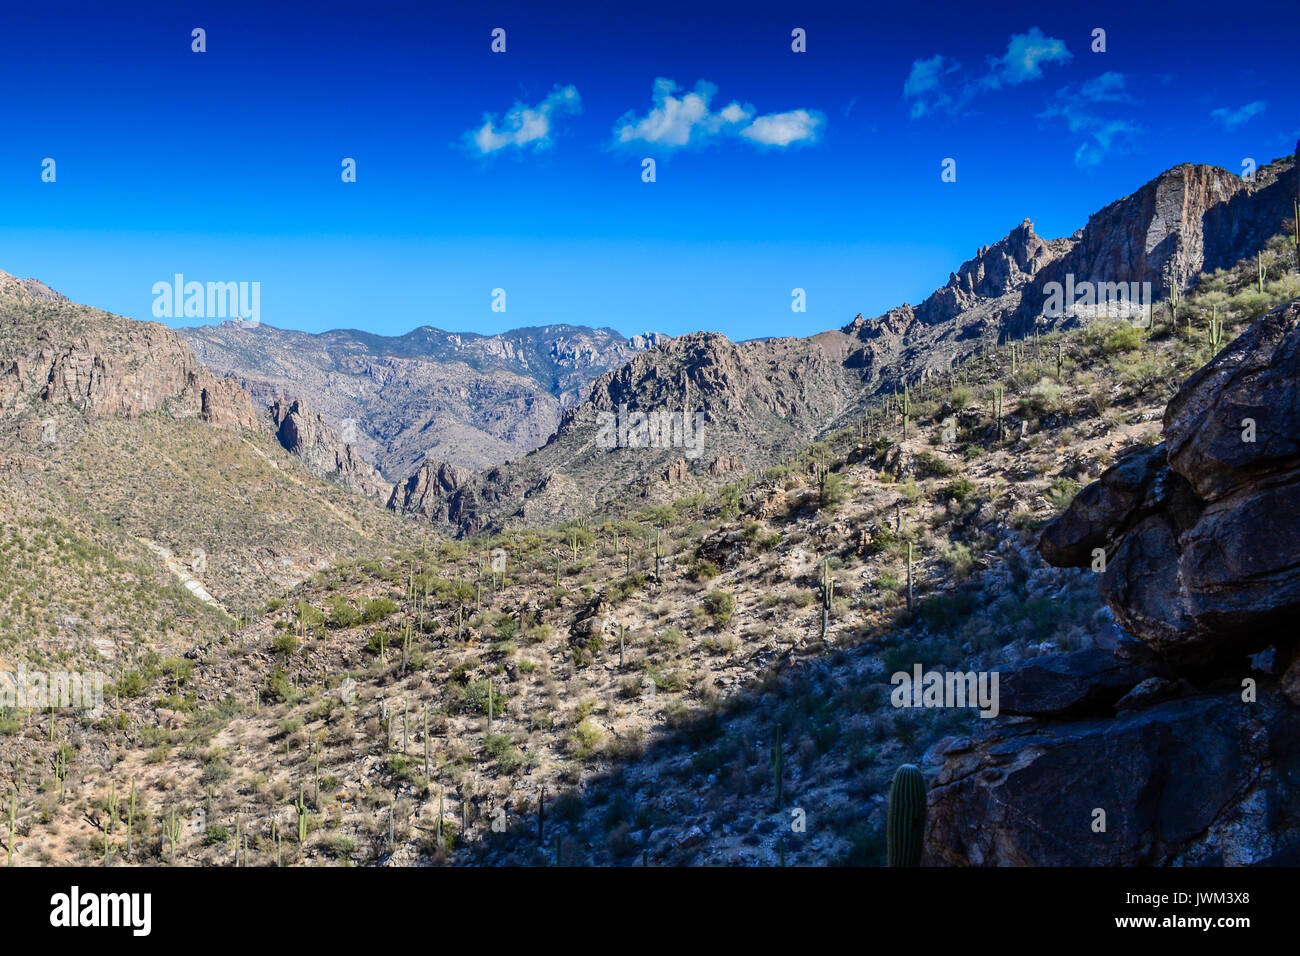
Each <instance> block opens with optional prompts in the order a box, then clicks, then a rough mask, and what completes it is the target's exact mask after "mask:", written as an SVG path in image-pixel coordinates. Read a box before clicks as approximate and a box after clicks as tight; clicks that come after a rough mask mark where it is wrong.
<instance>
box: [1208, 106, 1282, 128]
mask: <svg viewBox="0 0 1300 956" xmlns="http://www.w3.org/2000/svg"><path fill="white" fill-rule="evenodd" d="M1266 106H1268V103H1267V102H1266V101H1265V100H1255V101H1254V102H1253V103H1247V104H1246V105H1245V106H1242V107H1239V108H1237V109H1235V110H1231V109H1228V108H1227V107H1221V108H1219V109H1217V110H1212V111H1211V112H1210V116H1211V117H1213V118H1214V119H1216V120H1218V121H1219V122H1220V123H1222V124H1223V125H1224V128H1225V129H1236V128H1237V127H1238V126H1240V125H1241V124H1242V123H1244V122H1246V120H1248V119H1250V118H1252V117H1254V116H1258V115H1259V114H1260V113H1262V112H1264V107H1266Z"/></svg>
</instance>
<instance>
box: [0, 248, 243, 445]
mask: <svg viewBox="0 0 1300 956" xmlns="http://www.w3.org/2000/svg"><path fill="white" fill-rule="evenodd" d="M6 292H8V293H12V296H11V297H8V298H6V296H5V293H6ZM6 301H7V302H8V303H9V304H10V308H7V309H6V308H5V303H6ZM33 307H34V308H33ZM0 310H3V315H4V317H5V318H6V320H7V323H8V324H7V325H6V327H5V329H4V332H3V335H0V369H2V371H0V415H5V414H9V413H12V414H18V413H20V412H21V411H24V410H26V411H38V410H39V405H37V404H33V400H35V401H36V402H38V403H40V404H43V405H45V406H50V405H57V404H67V405H71V406H73V407H75V408H77V409H78V410H80V411H82V412H84V413H85V414H87V415H90V416H92V417H119V418H128V419H129V418H137V417H139V416H140V415H143V414H145V413H148V412H157V411H165V412H167V413H169V414H171V415H174V416H176V417H178V418H186V417H201V418H202V419H204V420H205V421H208V422H210V423H211V424H213V425H216V426H218V427H223V428H236V429H237V428H251V427H255V425H256V415H255V413H254V410H253V405H252V403H251V401H250V400H249V398H248V396H247V395H246V394H245V393H244V392H243V391H242V390H240V388H239V387H238V386H237V385H235V384H234V383H233V382H230V381H227V380H225V379H220V378H217V377H216V376H214V375H212V374H211V373H210V372H208V371H207V369H205V368H203V367H202V366H201V365H200V364H199V363H198V361H197V360H196V359H195V357H194V353H193V352H192V351H190V349H189V348H188V347H187V346H186V345H185V343H184V342H182V341H181V340H180V337H179V336H178V335H177V334H176V333H175V332H173V331H172V330H171V329H169V328H167V327H166V326H163V325H160V324H158V323H156V322H136V321H134V320H132V319H125V318H122V317H120V316H114V315H109V314H108V313H104V312H97V311H96V310H90V309H83V308H82V307H80V306H74V305H72V304H71V303H68V301H67V300H66V299H64V298H63V297H62V296H59V295H57V293H53V292H51V291H50V290H49V289H46V288H45V287H44V286H41V285H40V283H37V282H34V281H33V280H26V281H23V282H20V281H19V280H17V279H14V277H13V276H9V275H7V274H4V273H0Z"/></svg>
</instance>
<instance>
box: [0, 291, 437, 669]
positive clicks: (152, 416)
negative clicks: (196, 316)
mask: <svg viewBox="0 0 1300 956" xmlns="http://www.w3.org/2000/svg"><path fill="white" fill-rule="evenodd" d="M275 424H276V425H277V426H278V435H277V433H276V432H275V431H273V429H272V424H271V423H270V422H268V421H266V420H265V419H264V418H263V417H262V416H260V415H259V413H258V411H257V409H256V407H255V404H254V402H253V401H252V400H251V398H250V397H249V396H248V394H247V393H245V392H244V391H243V390H241V389H240V388H239V386H238V385H237V384H236V383H235V382H233V381H231V380H230V379H225V378H220V377H217V376H215V375H214V374H212V373H211V372H210V371H208V370H207V369H206V368H204V367H203V366H202V365H201V364H200V363H199V362H198V360H197V359H196V358H195V356H194V353H193V352H192V351H191V350H190V349H189V347H188V346H186V345H185V343H184V342H183V341H182V340H181V338H180V337H179V336H178V335H177V334H176V333H175V332H174V331H172V330H170V329H168V328H166V327H165V326H163V325H160V324H158V323H153V322H137V321H134V320H132V319H126V318H123V317H121V316H116V315H111V314H109V313H106V312H101V311H99V310H96V309H91V308H88V307H85V306H81V305H76V304H74V303H71V302H69V301H68V300H67V299H65V298H64V297H63V296H61V295H59V294H57V293H55V292H53V291H51V290H49V289H48V288H46V287H45V286H43V285H41V284H40V283H38V282H35V281H34V280H24V281H19V280H17V279H14V278H13V277H12V276H9V275H8V274H5V273H0V473H2V474H3V480H0V541H2V543H0V553H3V554H4V557H3V558H0V565H3V567H4V569H5V570H4V572H3V579H4V581H5V585H6V586H5V588H4V593H3V595H2V596H0V644H4V645H8V646H13V644H14V642H15V641H18V640H19V639H20V638H21V639H22V641H23V643H24V646H25V647H27V648H28V649H29V650H30V651H31V653H33V654H35V655H36V656H38V657H39V656H40V655H41V654H42V653H45V652H46V651H48V652H50V653H57V654H59V655H61V656H63V657H64V658H65V659H68V660H72V659H76V658H78V657H80V656H81V655H83V654H84V655H88V656H89V657H90V658H91V659H94V658H95V657H97V656H98V655H99V654H100V652H101V651H104V650H105V649H107V652H108V653H109V655H110V656H113V655H115V654H120V653H123V652H125V650H126V649H127V648H132V647H137V646H138V645H140V644H141V643H143V644H145V645H147V646H150V647H155V646H156V641H158V640H161V642H162V644H163V645H165V644H169V643H170V642H172V641H184V642H187V643H188V642H192V641H194V640H203V639H207V638H208V637H210V636H212V635H215V634H218V633H224V632H225V631H226V630H228V629H229V628H230V627H231V626H233V624H234V621H235V618H237V617H238V616H239V615H240V614H245V613H247V611H248V610H249V608H250V607H252V606H258V607H260V606H261V603H262V601H264V600H265V595H266V594H267V593H268V591H269V592H271V593H275V592H279V591H282V590H283V589H285V588H288V587H290V586H292V585H294V584H296V583H298V582H299V581H301V580H303V579H304V578H305V577H307V576H309V575H311V574H313V573H315V572H316V571H317V570H319V569H320V568H323V567H327V566H329V565H330V564H332V563H334V562H336V561H338V560H341V559H342V558H343V557H344V556H345V555H353V556H355V555H356V554H377V553H382V552H383V551H385V550H386V549H389V548H391V547H393V546H395V545H396V542H397V541H398V540H399V539H398V537H397V535H398V534H399V533H400V534H401V535H402V536H404V537H405V538H406V540H409V539H410V535H411V534H416V535H417V536H418V535H419V534H420V533H421V529H418V528H411V527H410V526H409V525H410V523H409V522H405V521H401V520H399V519H397V518H396V517H395V516H393V515H392V514H390V513H388V512H386V511H385V510H384V509H383V508H382V507H380V505H381V504H382V499H383V498H384V497H386V495H387V493H388V491H389V489H388V488H387V487H386V486H382V485H379V484H373V485H367V484H366V481H367V480H368V476H367V475H366V474H365V472H364V470H362V469H360V468H359V467H356V468H355V469H354V470H353V471H351V472H349V471H348V468H349V467H351V466H353V465H355V462H353V461H352V460H351V459H349V458H348V455H349V449H347V448H346V447H345V446H339V445H338V444H337V443H336V442H334V441H333V440H332V439H331V437H330V436H329V435H328V434H326V433H324V432H322V431H321V429H320V428H319V427H317V425H318V423H316V422H315V421H314V419H313V418H312V417H311V416H310V415H308V414H305V413H303V412H302V410H301V409H299V408H298V407H297V406H294V407H292V408H288V409H283V410H282V414H280V416H279V421H278V422H276V423H275ZM277 438H278V439H279V441H277ZM281 442H282V443H284V444H285V445H288V446H290V447H293V448H294V450H295V451H297V452H298V453H299V454H301V456H302V459H301V460H300V459H297V458H294V457H292V456H291V455H290V454H288V453H286V452H285V450H284V449H283V448H282V447H281ZM335 455H338V456H341V457H334V456H335ZM304 462H305V463H307V464H308V465H309V466H314V467H316V470H317V472H318V473H319V474H321V475H329V476H330V477H333V478H335V479H336V480H339V481H341V480H343V478H344V477H346V476H347V475H348V474H351V475H352V476H354V477H355V478H356V482H357V484H356V490H358V491H366V490H367V489H368V490H369V493H371V494H372V495H373V496H375V497H377V498H379V499H381V500H380V502H379V504H375V503H367V502H364V501H362V500H361V499H359V498H357V497H356V496H355V495H353V494H351V493H349V492H348V491H346V490H344V489H343V488H341V487H337V485H336V484H332V483H327V482H324V481H321V480H320V479H319V478H317V477H314V476H313V475H312V474H310V473H309V471H308V470H306V469H304V468H303V463H304ZM47 642H48V643H47ZM96 648H99V650H96ZM114 648H116V650H114ZM2 652H3V651H0V653H2Z"/></svg>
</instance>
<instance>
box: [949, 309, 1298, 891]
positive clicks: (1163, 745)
mask: <svg viewBox="0 0 1300 956" xmlns="http://www.w3.org/2000/svg"><path fill="white" fill-rule="evenodd" d="M1298 383H1300V303H1294V302H1293V303H1291V304H1290V305H1288V306H1285V307H1283V308H1279V309H1277V310H1275V311H1273V312H1271V313H1269V314H1268V315H1266V316H1264V317H1263V318H1262V319H1260V320H1259V321H1258V322H1257V323H1256V324H1255V325H1254V326H1252V327H1251V328H1250V329H1249V330H1248V331H1247V332H1246V333H1245V334H1243V335H1242V336H1241V337H1239V338H1238V339H1237V340H1236V341H1234V342H1233V343H1232V344H1231V345H1230V346H1228V347H1227V348H1226V349H1224V351H1223V352H1221V353H1220V354H1219V355H1218V356H1217V357H1216V358H1215V359H1214V360H1213V361H1212V362H1211V363H1210V364H1209V365H1207V366H1206V367H1205V368H1203V369H1201V370H1200V371H1199V372H1198V373H1196V374H1195V375H1193V376H1192V377H1191V378H1190V379H1189V380H1188V381H1187V382H1186V383H1185V384H1184V386H1183V387H1182V389H1181V390H1180V391H1179V392H1178V394H1177V396H1176V397H1175V398H1174V399H1173V401H1171V402H1170V403H1169V406H1168V408H1167V410H1166V412H1165V419H1164V435H1165V441H1164V443H1163V444H1160V445H1158V446H1156V447H1154V448H1151V449H1149V450H1146V451H1142V452H1138V453H1136V454H1133V455H1131V456H1129V457H1128V458H1125V459H1124V460H1122V461H1121V462H1119V463H1118V464H1116V465H1115V466H1114V467H1112V468H1111V469H1110V470H1108V471H1107V472H1106V473H1104V474H1103V475H1102V476H1101V478H1100V479H1099V480H1098V481H1096V482H1094V483H1093V484H1092V485H1090V486H1088V488H1086V489H1085V490H1084V491H1082V492H1081V493H1080V494H1079V495H1078V496H1077V498H1076V499H1075V501H1074V502H1073V503H1072V504H1071V506H1070V508H1069V509H1068V510H1067V511H1066V512H1065V514H1063V515H1062V516H1061V517H1060V518H1058V519H1057V520H1056V521H1055V522H1053V523H1052V524H1050V525H1049V526H1048V527H1047V528H1046V529H1045V530H1044V532H1043V535H1042V539H1041V543H1040V550H1041V552H1042V554H1043V556H1044V557H1045V558H1046V559H1047V560H1048V561H1049V562H1050V563H1052V564H1056V565H1059V566H1063V567H1096V568H1100V567H1101V566H1102V565H1101V556H1102V555H1104V567H1105V570H1104V571H1101V572H1099V576H1098V580H1099V586H1100V589H1101V592H1102V594H1103V596H1104V597H1105V598H1106V600H1107V602H1108V603H1109V605H1110V607H1111V609H1112V610H1113V611H1114V613H1115V616H1116V619H1117V620H1118V621H1119V622H1120V623H1121V624H1122V625H1123V627H1124V631H1125V633H1123V634H1121V637H1120V640H1119V642H1118V644H1117V646H1116V647H1115V649H1114V653H1112V652H1110V651H1104V650H1097V651H1088V652H1084V653H1082V654H1073V655H1058V656H1056V657H1054V658H1047V659H1046V660H1037V661H1034V662H1032V663H1031V664H1029V665H1025V666H1022V667H1018V668H1013V669H1012V670H1011V671H1009V672H1008V674H1007V675H1006V676H1005V678H1004V681H1003V686H1004V693H1003V710H1004V712H1006V713H1008V714H1020V715H1025V716H1026V717H1027V718H1028V719H1026V720H1023V721H1008V722H1006V723H1005V724H1003V725H1002V726H999V727H998V728H997V729H995V730H994V731H993V732H991V733H989V734H987V735H985V736H984V737H982V738H980V739H978V740H974V741H972V740H970V739H963V740H956V741H953V740H950V741H947V742H945V743H944V744H942V745H941V746H939V747H937V748H936V749H935V752H934V753H933V754H932V755H931V756H932V766H933V771H934V778H935V784H936V787H935V790H934V792H933V794H932V797H931V824H930V829H929V851H928V852H929V855H930V858H931V861H932V862H946V863H955V864H997V863H1026V864H1034V863H1037V864H1043V863H1067V864H1068V863H1073V864H1112V865H1135V864H1145V863H1152V864H1177V863H1192V864H1249V863H1260V862H1274V863H1280V862H1289V863H1295V862H1297V860H1300V811H1298V810H1297V807H1300V802H1297V799H1296V798H1297V796H1300V634H1297V631H1296V628H1295V622H1296V620H1297V619H1300V384H1298ZM1094 562H1096V563H1095V564H1094ZM1099 675H1105V679H1104V680H1103V679H1101V677H1100V676H1099ZM1082 690H1087V692H1088V694H1089V695H1090V696H1091V699H1090V700H1084V699H1082V697H1081V691H1082ZM1098 810H1101V811H1103V812H1104V814H1105V820H1106V827H1105V829H1104V831H1101V830H1098V829H1096V828H1095V826H1094V821H1095V820H1096V819H1097V816H1096V811H1098Z"/></svg>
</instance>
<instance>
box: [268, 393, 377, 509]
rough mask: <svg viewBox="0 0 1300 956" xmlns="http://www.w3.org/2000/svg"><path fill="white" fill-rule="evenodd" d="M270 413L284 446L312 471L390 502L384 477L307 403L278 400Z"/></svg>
mask: <svg viewBox="0 0 1300 956" xmlns="http://www.w3.org/2000/svg"><path fill="white" fill-rule="evenodd" d="M267 415H268V416H269V418H270V426H271V428H272V429H273V430H274V432H275V437H276V440H277V441H279V442H280V446H281V447H282V448H284V450H285V451H287V452H289V454H291V455H295V456H297V457H298V458H299V459H301V460H302V462H303V465H304V466H305V467H306V468H307V470H308V471H310V472H312V473H313V474H315V475H319V476H320V477H322V478H328V479H330V480H331V481H336V482H338V483H339V484H341V485H342V486H343V487H344V488H347V489H348V490H349V491H352V492H355V493H356V494H359V495H362V496H364V497H366V498H379V499H383V500H385V501H387V499H388V496H389V494H390V493H391V486H390V485H389V484H388V483H387V482H386V481H384V478H383V476H382V475H381V474H379V472H378V471H376V470H375V468H374V466H373V465H369V464H367V463H366V462H364V461H362V460H361V459H360V458H359V457H358V456H357V453H356V450H355V449H354V448H353V447H352V445H350V444H348V443H347V442H345V441H343V439H341V438H340V437H339V435H338V433H337V432H335V431H334V429H333V428H331V427H330V426H329V424H328V423H327V422H326V421H325V419H323V418H322V417H321V416H320V415H318V414H316V413H315V412H312V411H310V410H309V409H307V407H306V406H305V404H304V403H303V402H301V401H297V400H295V401H292V402H290V401H286V400H279V399H277V400H276V401H274V402H272V403H271V405H270V406H268V408H267Z"/></svg>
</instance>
